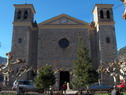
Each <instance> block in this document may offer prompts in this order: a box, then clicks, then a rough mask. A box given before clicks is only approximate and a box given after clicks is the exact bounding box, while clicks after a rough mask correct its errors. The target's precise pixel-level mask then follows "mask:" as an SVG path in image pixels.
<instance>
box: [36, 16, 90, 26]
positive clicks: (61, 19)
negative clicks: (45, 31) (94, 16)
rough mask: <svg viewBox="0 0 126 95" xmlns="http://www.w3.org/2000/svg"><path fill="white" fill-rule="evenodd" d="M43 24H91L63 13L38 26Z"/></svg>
mask: <svg viewBox="0 0 126 95" xmlns="http://www.w3.org/2000/svg"><path fill="white" fill-rule="evenodd" d="M41 25H86V26H88V25H89V24H88V23H86V22H84V21H82V20H79V19H76V18H74V17H71V16H69V15H66V14H61V15H58V16H56V17H53V18H51V19H48V20H46V21H44V22H41V23H39V24H38V26H41Z"/></svg>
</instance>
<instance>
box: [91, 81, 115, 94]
mask: <svg viewBox="0 0 126 95" xmlns="http://www.w3.org/2000/svg"><path fill="white" fill-rule="evenodd" d="M112 89H113V86H109V85H105V84H104V83H94V84H92V85H91V86H89V91H91V92H95V91H108V92H110V91H111V90H112Z"/></svg>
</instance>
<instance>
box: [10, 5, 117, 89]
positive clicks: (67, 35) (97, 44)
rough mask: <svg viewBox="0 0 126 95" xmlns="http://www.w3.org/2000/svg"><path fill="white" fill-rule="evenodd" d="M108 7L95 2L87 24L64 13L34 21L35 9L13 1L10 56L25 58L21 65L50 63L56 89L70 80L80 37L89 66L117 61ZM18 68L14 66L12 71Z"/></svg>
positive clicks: (28, 76)
mask: <svg viewBox="0 0 126 95" xmlns="http://www.w3.org/2000/svg"><path fill="white" fill-rule="evenodd" d="M112 6H113V5H112V4H96V5H95V7H94V9H93V11H92V12H93V15H94V22H91V23H87V22H85V21H82V20H79V19H77V18H74V17H72V16H69V15H67V14H61V15H58V16H56V17H53V18H51V19H48V20H46V21H44V22H41V23H37V22H36V21H34V14H35V13H36V11H35V9H34V7H33V5H32V4H15V5H14V7H15V15H14V22H13V38H12V50H11V51H12V54H13V58H22V59H25V61H26V63H25V64H27V65H30V66H32V67H33V68H35V69H36V70H37V69H39V68H40V67H42V66H44V65H45V64H50V65H52V66H53V70H54V71H55V75H56V83H55V87H56V88H57V89H59V88H60V87H61V86H62V84H63V83H64V82H65V81H66V82H70V81H71V79H72V64H73V62H74V60H75V59H76V54H77V53H76V52H77V48H78V43H79V39H80V38H81V39H82V40H83V42H84V45H85V46H86V48H87V49H88V51H89V56H90V57H91V60H92V64H93V66H94V67H95V68H97V67H98V66H99V65H100V64H103V65H105V66H107V65H108V64H107V63H109V62H113V61H116V60H117V46H116V36H115V26H114V24H115V22H114V18H113V10H112ZM19 66H21V65H19ZM19 66H18V67H19ZM18 67H15V69H14V70H15V73H16V70H17V69H18ZM30 78H32V75H31V74H30V73H29V74H27V75H26V76H25V79H30Z"/></svg>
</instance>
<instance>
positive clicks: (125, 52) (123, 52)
mask: <svg viewBox="0 0 126 95" xmlns="http://www.w3.org/2000/svg"><path fill="white" fill-rule="evenodd" d="M118 57H119V60H120V61H125V62H126V46H125V47H123V48H121V49H120V50H119V51H118Z"/></svg>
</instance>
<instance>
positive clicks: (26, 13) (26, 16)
mask: <svg viewBox="0 0 126 95" xmlns="http://www.w3.org/2000/svg"><path fill="white" fill-rule="evenodd" d="M27 18H28V11H27V10H26V11H25V12H24V19H27Z"/></svg>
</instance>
